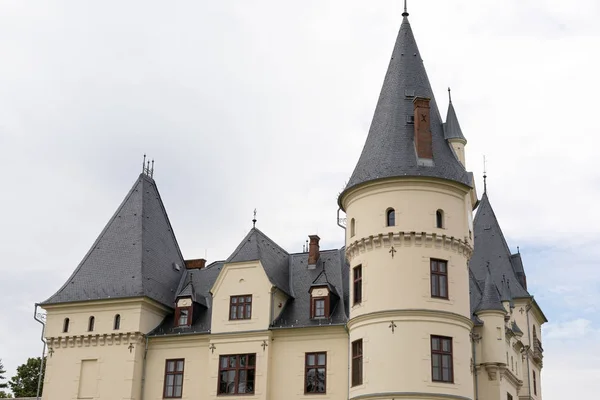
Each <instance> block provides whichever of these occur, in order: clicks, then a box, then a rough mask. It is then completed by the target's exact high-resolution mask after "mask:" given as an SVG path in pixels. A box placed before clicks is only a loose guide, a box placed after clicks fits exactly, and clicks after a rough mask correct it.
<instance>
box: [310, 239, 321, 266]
mask: <svg viewBox="0 0 600 400" xmlns="http://www.w3.org/2000/svg"><path fill="white" fill-rule="evenodd" d="M308 238H309V239H310V243H309V244H308V265H317V261H319V256H320V255H321V253H319V240H321V238H320V237H318V236H317V235H309V236H308Z"/></svg>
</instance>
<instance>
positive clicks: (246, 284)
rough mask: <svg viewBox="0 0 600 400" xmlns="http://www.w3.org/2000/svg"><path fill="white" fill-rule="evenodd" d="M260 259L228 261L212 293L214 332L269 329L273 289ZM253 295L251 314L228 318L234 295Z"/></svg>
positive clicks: (212, 329) (212, 327)
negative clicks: (236, 318)
mask: <svg viewBox="0 0 600 400" xmlns="http://www.w3.org/2000/svg"><path fill="white" fill-rule="evenodd" d="M272 286H273V285H272V284H271V282H269V279H268V278H267V275H266V274H265V271H264V269H263V267H262V264H261V263H260V261H252V262H243V263H232V264H225V265H224V266H223V268H222V270H221V272H220V273H219V277H218V278H217V280H216V281H215V284H214V285H213V288H212V290H211V293H212V295H213V303H212V308H213V309H212V326H211V331H212V332H213V333H221V332H244V331H256V330H266V329H268V328H269V325H270V316H271V311H270V310H271V289H272ZM240 295H252V317H251V319H249V320H235V321H230V320H229V300H230V297H231V296H240Z"/></svg>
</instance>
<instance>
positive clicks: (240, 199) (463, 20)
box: [0, 0, 600, 400]
mask: <svg viewBox="0 0 600 400" xmlns="http://www.w3.org/2000/svg"><path fill="white" fill-rule="evenodd" d="M401 3H402V2H401V1H400V0H375V1H374V0H369V1H366V0H303V1H295V2H291V1H286V2H284V1H279V0H253V1H248V0H221V1H178V2H158V1H148V0H145V1H103V2H94V4H92V2H83V1H64V2H62V1H47V2H33V1H23V0H0V55H1V60H0V171H1V172H2V178H3V179H2V187H3V188H4V190H3V195H2V196H0V209H1V210H2V217H1V221H2V223H1V227H2V229H1V230H0V301H1V303H2V311H0V358H2V359H3V361H4V364H5V366H6V367H7V369H8V371H9V374H8V375H12V373H13V372H14V370H15V368H16V367H17V365H19V364H21V363H23V362H25V360H26V358H27V357H33V356H38V355H39V353H40V352H41V342H40V341H39V335H40V326H39V325H38V324H37V323H36V322H34V321H33V319H32V313H33V306H34V303H35V302H39V301H43V300H45V299H46V298H47V297H48V296H50V295H51V294H52V293H53V292H54V291H55V290H57V289H58V288H59V287H60V286H61V285H62V284H63V282H64V281H65V280H66V278H67V277H68V276H69V275H70V274H71V272H72V271H73V269H74V268H75V267H76V266H77V264H78V263H79V261H80V260H81V258H82V257H83V256H84V255H85V253H86V252H87V250H88V248H89V247H90V246H91V245H92V243H93V241H94V239H95V238H96V236H97V235H98V234H99V232H100V231H101V230H102V228H103V226H104V224H105V223H106V222H107V221H108V219H109V218H110V216H111V215H112V213H113V212H114V210H115V209H116V207H117V206H118V205H119V203H120V202H121V200H122V198H123V197H124V196H125V194H126V193H127V191H128V190H129V188H130V187H131V185H132V184H133V183H134V181H135V179H136V177H137V175H138V174H139V172H140V170H141V162H142V156H143V154H144V153H147V154H148V155H149V156H150V157H152V158H154V159H155V160H156V170H155V179H156V181H157V184H158V186H159V189H160V191H161V195H162V198H163V201H164V203H165V205H166V207H167V210H168V213H169V216H170V219H171V222H172V224H173V227H174V229H175V232H176V235H177V238H178V240H179V244H180V246H181V249H182V251H183V253H184V256H185V257H186V258H198V257H204V256H205V254H206V255H207V258H208V259H209V261H214V260H217V259H223V258H225V257H227V256H228V255H229V253H230V252H231V251H232V250H233V249H234V248H235V247H236V245H237V244H238V242H239V241H240V240H241V239H242V238H243V236H244V235H245V234H246V233H247V231H248V229H249V228H250V227H251V219H252V211H253V210H254V208H257V209H258V227H260V228H261V230H263V231H264V232H265V233H267V234H268V235H269V236H270V237H271V238H273V239H274V240H276V241H277V242H278V243H280V244H281V245H282V246H283V247H285V248H286V249H288V250H289V251H301V250H302V244H303V243H304V241H305V239H306V237H307V235H308V234H312V233H318V234H319V235H320V236H321V238H322V242H324V244H325V247H334V246H335V247H338V246H341V245H342V244H343V243H342V242H343V231H342V230H341V229H340V228H338V227H337V226H336V223H335V221H336V220H335V219H336V210H337V206H336V196H337V194H338V193H339V191H340V190H341V189H342V187H343V185H344V182H345V181H346V180H347V179H348V178H349V176H350V174H351V172H352V169H353V167H354V164H355V162H356V161H357V159H358V155H359V153H360V151H361V149H362V145H363V143H364V140H365V137H366V134H367V131H368V128H369V125H370V122H371V117H372V114H373V110H374V108H375V104H376V100H377V98H378V95H379V90H380V87H381V83H382V81H383V77H384V74H385V70H386V68H387V64H388V61H389V57H390V55H391V51H392V47H393V43H394V40H395V38H396V34H397V30H398V28H399V26H400V23H401V19H402V17H401V13H402V4H401ZM409 8H410V9H409V11H410V12H411V16H410V20H411V23H412V26H413V30H414V32H415V35H416V37H417V41H418V43H419V47H420V50H421V53H422V56H423V58H424V59H425V65H426V67H427V70H428V73H429V78H430V80H431V83H432V85H433V88H434V91H435V92H436V93H437V100H438V103H439V105H440V107H441V108H442V110H441V111H442V113H443V114H445V108H446V106H447V102H448V101H447V92H446V88H447V87H448V86H451V87H452V90H453V102H454V104H455V107H456V109H457V113H458V116H459V119H460V123H461V125H462V129H463V132H464V133H465V135H466V136H467V139H468V140H469V144H468V146H467V157H468V158H467V162H468V167H469V169H471V170H472V171H474V173H475V175H476V176H477V177H481V176H482V170H483V162H482V159H483V155H484V154H485V155H486V157H487V160H488V175H489V178H488V189H489V190H488V192H489V195H490V199H491V202H492V205H493V207H494V209H495V211H496V214H497V215H498V217H499V219H500V223H501V225H502V227H503V229H504V232H505V234H506V236H507V239H508V241H509V244H510V245H511V247H512V249H513V250H515V251H516V247H517V246H519V247H520V249H521V253H522V255H523V257H524V261H525V267H526V271H527V274H528V281H529V283H530V289H531V291H532V292H533V293H534V294H535V296H536V298H537V300H538V302H539V303H540V305H541V306H542V307H543V309H544V311H545V313H546V315H547V316H548V318H549V319H550V321H551V322H550V323H548V324H547V325H546V326H545V327H544V335H543V337H544V339H543V340H544V348H545V359H544V373H543V377H542V382H543V383H542V387H543V391H544V392H545V395H544V398H545V399H546V400H558V399H564V398H570V397H572V390H573V389H574V388H577V389H576V390H577V394H578V395H580V397H581V398H593V397H595V396H596V395H597V393H598V391H599V390H600V383H599V382H600V381H599V380H598V379H597V378H598V376H599V374H600V367H599V365H600V341H599V340H598V339H597V338H598V335H599V334H600V296H599V294H600V268H599V266H598V265H597V264H598V262H597V260H598V259H599V258H600V246H599V243H600V207H598V200H599V199H600V172H599V171H598V168H597V167H596V166H597V161H596V160H597V159H596V157H597V149H598V147H599V146H600V129H599V128H598V123H597V121H596V118H595V117H594V115H596V114H597V113H598V104H599V103H598V93H600V77H599V75H598V71H600V55H599V49H600V25H599V24H598V22H597V21H598V18H599V17H600V3H599V2H598V1H597V0H571V1H564V0H560V1H559V0H503V1H493V2H492V1H478V0H454V1H447V0H420V1H418V2H417V1H416V0H412V1H410V4H409ZM478 185H479V188H480V193H481V191H482V190H481V186H482V182H481V179H479V181H478Z"/></svg>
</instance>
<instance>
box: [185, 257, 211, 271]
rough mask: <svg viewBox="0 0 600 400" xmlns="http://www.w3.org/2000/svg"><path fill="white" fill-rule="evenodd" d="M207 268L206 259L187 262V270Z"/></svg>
mask: <svg viewBox="0 0 600 400" xmlns="http://www.w3.org/2000/svg"><path fill="white" fill-rule="evenodd" d="M205 266H206V260H205V259H204V258H198V259H196V260H185V268H186V269H202V268H204V267H205Z"/></svg>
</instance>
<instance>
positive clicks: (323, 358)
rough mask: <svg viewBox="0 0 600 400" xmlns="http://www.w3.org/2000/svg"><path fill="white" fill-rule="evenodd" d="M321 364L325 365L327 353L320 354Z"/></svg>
mask: <svg viewBox="0 0 600 400" xmlns="http://www.w3.org/2000/svg"><path fill="white" fill-rule="evenodd" d="M319 365H325V353H320V354H319Z"/></svg>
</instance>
